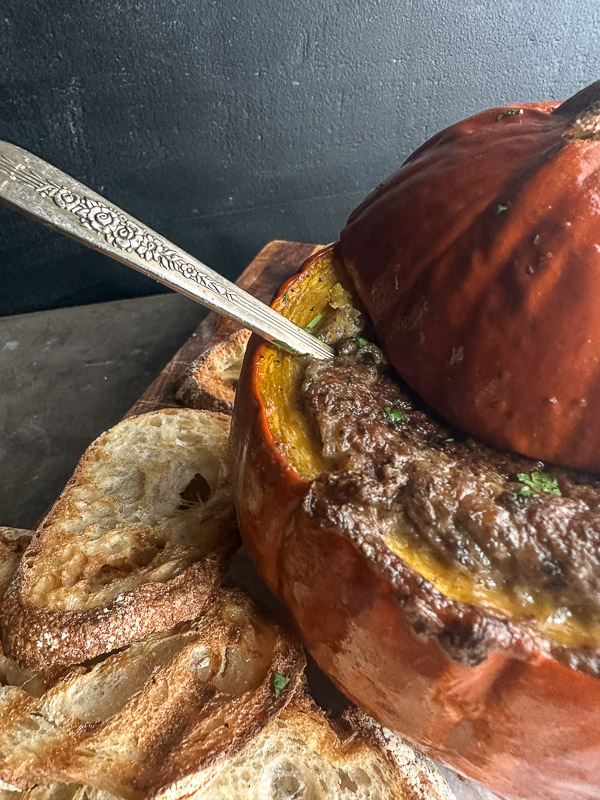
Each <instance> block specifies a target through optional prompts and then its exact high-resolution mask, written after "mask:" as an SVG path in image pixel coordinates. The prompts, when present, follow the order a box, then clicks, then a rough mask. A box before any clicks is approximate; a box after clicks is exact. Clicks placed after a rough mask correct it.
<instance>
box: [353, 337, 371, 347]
mask: <svg viewBox="0 0 600 800" xmlns="http://www.w3.org/2000/svg"><path fill="white" fill-rule="evenodd" d="M356 341H357V342H358V346H359V347H366V346H367V345H368V344H371V343H370V342H369V340H368V339H363V337H362V336H358V337H357V339H356Z"/></svg>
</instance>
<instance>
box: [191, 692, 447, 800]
mask: <svg viewBox="0 0 600 800" xmlns="http://www.w3.org/2000/svg"><path fill="white" fill-rule="evenodd" d="M345 722H346V726H344V728H340V726H335V725H333V726H332V725H331V724H330V723H329V721H328V720H327V718H326V716H325V714H324V713H323V712H322V711H321V709H320V708H318V706H317V705H316V704H315V703H314V702H313V701H312V700H311V699H310V698H309V697H307V696H306V695H303V693H302V692H298V693H297V694H296V695H295V697H294V698H293V699H292V700H291V701H290V703H289V704H288V705H287V706H286V707H285V708H284V709H283V710H282V711H281V713H280V714H279V716H278V717H277V718H276V719H274V720H273V722H271V724H270V725H269V727H268V728H266V729H265V730H264V731H263V733H262V734H261V735H260V736H258V737H256V738H255V739H254V740H253V741H252V742H251V743H250V744H249V745H248V747H246V748H245V749H244V750H243V751H242V752H241V753H240V754H239V755H238V756H237V757H236V758H234V759H233V760H232V761H231V762H230V763H229V764H227V766H226V767H225V768H224V769H223V770H221V772H220V773H219V775H218V776H217V777H216V778H215V780H214V781H213V782H212V783H211V784H210V786H209V787H208V788H207V789H205V790H203V791H202V792H200V793H199V794H197V795H195V799H196V800H264V798H271V800H292V798H311V800H375V798H376V799H377V800H453V798H454V794H453V793H452V792H451V791H450V789H449V788H448V785H447V783H446V782H445V781H444V779H443V778H442V776H441V775H440V773H439V772H438V770H437V769H436V767H435V765H434V764H433V762H432V761H430V760H429V759H428V758H427V757H426V756H424V755H422V754H420V753H416V752H415V751H414V750H413V749H412V748H411V747H409V746H408V745H406V744H405V743H404V742H403V741H402V740H401V739H399V738H398V737H397V736H395V735H394V734H393V733H391V732H389V731H386V730H384V729H382V728H380V726H378V725H377V723H376V722H374V721H373V720H371V719H370V718H369V717H367V716H366V715H364V714H362V713H361V712H359V711H358V710H356V709H353V710H352V711H351V712H349V713H348V714H346V715H345ZM336 727H337V728H338V729H337V730H336Z"/></svg>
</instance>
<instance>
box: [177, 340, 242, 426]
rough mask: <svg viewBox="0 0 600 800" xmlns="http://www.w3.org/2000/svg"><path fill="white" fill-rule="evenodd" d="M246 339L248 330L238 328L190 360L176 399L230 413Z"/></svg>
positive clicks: (194, 405)
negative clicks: (193, 359)
mask: <svg viewBox="0 0 600 800" xmlns="http://www.w3.org/2000/svg"><path fill="white" fill-rule="evenodd" d="M249 338H250V331H248V330H246V329H245V328H242V329H241V330H239V331H235V333H232V334H231V335H230V336H228V337H227V339H225V340H224V341H222V342H219V343H218V344H216V345H215V346H214V347H211V348H210V349H209V350H207V351H206V352H205V353H203V354H202V355H201V356H200V357H199V358H197V359H196V360H195V361H193V362H192V363H191V364H190V366H189V367H188V369H187V370H186V372H185V374H184V376H183V378H182V380H181V383H180V385H179V388H178V389H177V399H178V400H179V402H180V403H181V404H182V405H184V406H187V407H189V408H206V409H208V410H209V411H221V412H223V413H224V414H231V412H232V411H233V401H234V400H235V390H236V388H237V383H238V380H239V378H240V372H241V370H242V362H243V360H244V353H245V352H246V345H247V344H248V339H249Z"/></svg>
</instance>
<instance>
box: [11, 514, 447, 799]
mask: <svg viewBox="0 0 600 800" xmlns="http://www.w3.org/2000/svg"><path fill="white" fill-rule="evenodd" d="M30 536H31V534H28V533H27V532H12V531H9V530H8V529H6V530H0V574H1V575H2V576H3V581H2V582H1V583H0V598H1V593H2V591H3V589H4V587H5V585H6V583H7V582H8V580H9V579H10V574H11V570H13V569H14V568H15V567H16V565H17V562H18V558H19V551H20V550H23V549H24V547H25V546H26V544H27V543H28V541H29V539H30ZM5 542H8V543H9V546H6V545H5V546H3V543H5ZM303 667H304V658H303V654H302V651H301V649H300V646H299V643H298V642H297V640H296V639H295V638H294V635H293V634H290V633H289V632H287V631H284V630H283V629H282V628H281V626H280V625H276V624H273V623H272V622H270V621H269V620H268V619H267V618H265V617H264V615H261V614H260V613H258V612H257V611H256V609H255V608H254V607H253V605H252V603H251V602H250V601H249V600H248V599H247V597H246V596H245V595H244V593H242V592H241V591H240V590H236V591H225V592H223V594H222V596H221V599H220V600H217V601H215V604H214V605H213V607H212V609H211V611H210V612H208V613H207V614H206V615H205V616H204V617H203V618H202V619H201V620H199V621H197V622H193V623H182V624H180V625H179V626H178V627H177V628H176V629H175V630H173V631H171V632H169V633H163V634H155V635H153V636H150V637H148V638H147V639H145V640H143V641H140V642H137V643H135V644H132V645H131V646H130V647H129V648H127V649H125V650H124V651H122V652H120V653H116V654H113V655H110V656H107V657H106V658H105V659H103V660H101V661H100V662H97V663H95V664H90V665H87V666H85V667H84V666H78V667H75V668H74V669H73V670H71V672H70V673H69V675H67V676H66V677H64V678H63V679H62V680H60V681H59V682H58V683H57V684H56V685H55V686H54V687H52V688H51V689H49V690H47V691H46V693H45V694H44V695H43V696H42V697H40V698H34V697H31V696H29V695H28V694H27V691H26V688H27V687H21V686H19V685H17V686H12V687H11V686H5V687H4V689H3V690H0V785H2V787H5V788H0V800H120V798H141V797H164V798H167V797H168V798H174V800H175V799H177V800H178V799H179V798H183V797H190V796H193V797H194V798H197V800H209V799H210V800H246V798H248V800H252V799H253V798H256V800H260V799H262V798H263V797H271V798H273V800H290V798H294V797H309V796H310V797H313V798H314V800H326V799H328V798H332V799H333V800H338V799H339V800H346V798H347V800H363V798H364V799H366V798H375V797H377V798H378V799H380V800H387V799H388V798H389V800H424V798H427V799H428V800H451V799H452V798H453V795H452V793H451V792H450V791H449V790H448V787H447V785H446V783H445V782H444V781H443V779H441V777H440V775H439V773H438V772H437V770H436V768H435V767H434V766H433V764H432V763H431V762H430V761H429V759H427V758H426V757H424V756H421V755H420V754H417V753H415V752H414V751H413V750H412V749H411V748H410V747H408V746H406V745H405V744H404V743H403V742H401V741H400V740H399V739H398V738H397V737H395V736H394V735H393V734H390V733H389V732H387V731H384V730H383V729H381V728H380V726H378V725H377V724H376V723H375V722H374V721H373V720H370V719H369V718H368V717H366V716H365V715H363V714H362V713H361V712H359V711H357V710H356V709H354V710H352V711H349V712H346V714H345V715H344V720H343V725H340V723H339V722H333V723H330V722H329V721H328V720H327V718H326V716H325V715H324V714H323V712H322V711H321V710H320V709H319V708H318V707H317V706H316V705H315V703H314V702H313V701H312V700H311V699H310V698H309V697H308V695H307V694H306V692H305V688H304V682H303V680H302V679H301V673H302V670H303ZM74 781H77V782H74ZM16 784H18V785H19V786H20V787H21V788H20V789H19V788H17V785H16ZM26 787H30V788H26ZM98 787H104V788H98ZM107 787H108V788H107Z"/></svg>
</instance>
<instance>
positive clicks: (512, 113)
mask: <svg viewBox="0 0 600 800" xmlns="http://www.w3.org/2000/svg"><path fill="white" fill-rule="evenodd" d="M522 113H523V109H522V108H507V109H506V111H503V112H502V113H501V114H498V117H497V119H498V122H500V120H501V119H504V117H514V116H515V114H522Z"/></svg>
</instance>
